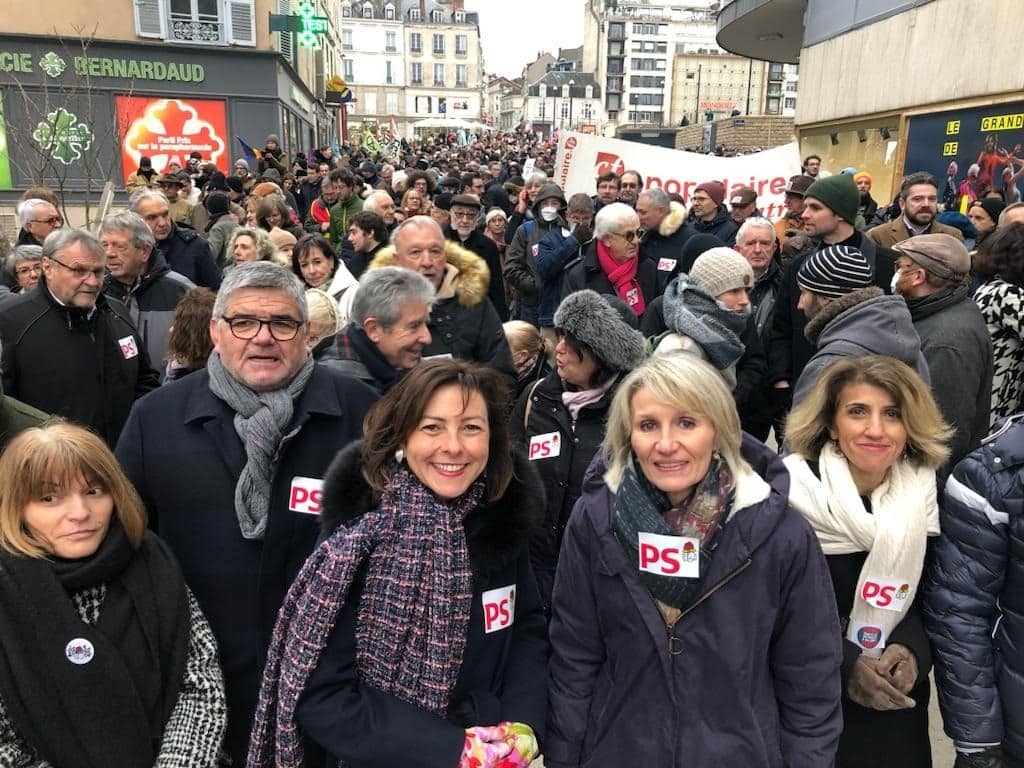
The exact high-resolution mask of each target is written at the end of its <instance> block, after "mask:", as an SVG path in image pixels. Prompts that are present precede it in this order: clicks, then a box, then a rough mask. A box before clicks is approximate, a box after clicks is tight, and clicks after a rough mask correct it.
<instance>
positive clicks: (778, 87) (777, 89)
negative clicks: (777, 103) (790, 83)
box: [768, 83, 782, 96]
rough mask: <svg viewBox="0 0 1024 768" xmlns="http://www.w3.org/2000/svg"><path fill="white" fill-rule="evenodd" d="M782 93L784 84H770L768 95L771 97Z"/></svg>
mask: <svg viewBox="0 0 1024 768" xmlns="http://www.w3.org/2000/svg"><path fill="white" fill-rule="evenodd" d="M781 93H782V84H781V83H768V95H769V96H778V95H779V94H781Z"/></svg>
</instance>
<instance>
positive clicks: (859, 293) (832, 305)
mask: <svg viewBox="0 0 1024 768" xmlns="http://www.w3.org/2000/svg"><path fill="white" fill-rule="evenodd" d="M883 295H885V291H883V290H882V289H881V288H879V287H878V286H875V285H869V286H866V287H864V288H858V289H857V290H855V291H851V292H850V293H848V294H846V295H845V296H841V297H840V298H838V299H833V300H832V301H830V302H829V303H828V304H826V305H825V307H824V308H823V309H822V310H821V311H820V312H819V313H818V314H816V315H815V316H814V317H812V318H811V319H810V320H808V321H807V325H805V326H804V336H806V337H807V340H808V341H809V342H811V346H814V347H817V346H818V337H819V336H821V332H822V331H823V330H825V326H826V325H828V324H829V323H831V322H832V321H833V320H835V319H836V318H837V317H839V315H841V314H842V313H843V312H845V311H846V310H848V309H853V308H854V307H855V306H857V305H858V304H863V303H864V302H865V301H868V300H869V299H874V298H877V297H879V296H883Z"/></svg>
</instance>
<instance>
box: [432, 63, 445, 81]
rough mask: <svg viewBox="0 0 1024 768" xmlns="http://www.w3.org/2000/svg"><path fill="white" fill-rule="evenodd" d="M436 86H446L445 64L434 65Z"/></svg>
mask: <svg viewBox="0 0 1024 768" xmlns="http://www.w3.org/2000/svg"><path fill="white" fill-rule="evenodd" d="M434 85H435V86H442V87H443V86H444V64H435V65H434Z"/></svg>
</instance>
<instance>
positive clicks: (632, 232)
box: [562, 203, 662, 318]
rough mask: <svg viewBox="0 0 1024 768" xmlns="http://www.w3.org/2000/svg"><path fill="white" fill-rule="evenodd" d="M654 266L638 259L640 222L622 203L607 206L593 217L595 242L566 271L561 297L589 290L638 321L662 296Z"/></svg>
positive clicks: (632, 211)
mask: <svg viewBox="0 0 1024 768" xmlns="http://www.w3.org/2000/svg"><path fill="white" fill-rule="evenodd" d="M660 282H661V281H660V280H659V278H658V269H657V264H655V263H654V262H653V261H651V260H650V259H644V258H640V218H639V217H638V216H637V214H636V211H634V210H633V209H632V208H630V207H629V206H628V205H626V204H625V203H610V204H609V205H606V206H604V207H603V208H601V210H600V211H598V212H597V216H595V217H594V239H593V240H592V241H591V242H590V245H588V246H587V248H586V250H585V251H584V252H583V255H582V256H581V257H580V258H578V259H577V260H576V261H575V262H574V263H572V264H569V265H568V266H567V267H566V269H565V280H564V282H563V283H562V296H563V297H565V296H568V295H569V294H570V293H572V292H573V291H578V290H581V289H583V288H589V289H591V290H592V291H597V292H598V293H600V294H603V295H606V296H616V297H618V298H619V299H621V300H622V301H624V302H625V303H626V304H627V305H628V306H629V308H630V309H631V310H633V314H635V315H636V316H637V317H638V318H640V317H643V314H644V312H645V311H646V309H647V305H648V304H650V303H651V301H653V300H654V299H655V298H656V297H658V296H659V295H661V292H662V290H661V288H660Z"/></svg>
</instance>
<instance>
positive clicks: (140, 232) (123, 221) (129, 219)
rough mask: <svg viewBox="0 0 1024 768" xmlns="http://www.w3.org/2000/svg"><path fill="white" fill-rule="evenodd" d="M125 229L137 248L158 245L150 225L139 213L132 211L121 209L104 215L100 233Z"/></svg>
mask: <svg viewBox="0 0 1024 768" xmlns="http://www.w3.org/2000/svg"><path fill="white" fill-rule="evenodd" d="M118 230H123V231H125V232H128V233H130V234H131V236H132V245H133V246H134V247H135V248H147V247H148V248H152V247H153V246H155V245H156V238H155V237H153V233H152V231H150V229H149V225H148V224H146V221H145V219H143V218H142V217H141V216H139V214H137V213H132V212H131V211H119V212H118V213H112V214H110V215H109V216H104V217H103V223H102V224H100V234H101V235H102V234H104V233H105V232H113V231H118Z"/></svg>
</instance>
